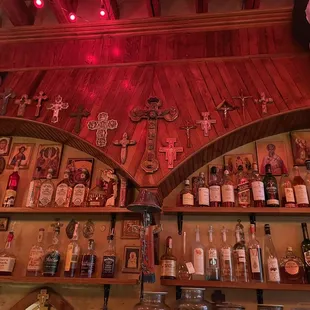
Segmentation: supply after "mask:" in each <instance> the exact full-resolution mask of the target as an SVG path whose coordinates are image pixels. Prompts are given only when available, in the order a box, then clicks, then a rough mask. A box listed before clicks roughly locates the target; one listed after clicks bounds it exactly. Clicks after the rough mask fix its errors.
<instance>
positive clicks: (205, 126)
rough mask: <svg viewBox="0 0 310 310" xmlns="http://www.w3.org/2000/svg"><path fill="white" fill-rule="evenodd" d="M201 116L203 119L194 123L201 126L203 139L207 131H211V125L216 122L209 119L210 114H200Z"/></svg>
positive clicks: (207, 134)
mask: <svg viewBox="0 0 310 310" xmlns="http://www.w3.org/2000/svg"><path fill="white" fill-rule="evenodd" d="M201 116H202V118H203V119H202V120H199V121H196V123H197V124H200V125H201V129H202V130H203V135H204V136H205V137H208V136H209V131H210V130H211V124H216V120H215V119H210V113H209V112H202V113H201Z"/></svg>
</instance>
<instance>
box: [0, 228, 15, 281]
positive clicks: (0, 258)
mask: <svg viewBox="0 0 310 310" xmlns="http://www.w3.org/2000/svg"><path fill="white" fill-rule="evenodd" d="M13 239H14V232H13V230H11V231H10V232H9V233H8V237H7V240H6V242H5V246H4V249H3V250H2V251H1V252H0V276H11V275H12V273H13V270H14V267H15V262H16V257H15V255H14V254H13V253H12V242H13Z"/></svg>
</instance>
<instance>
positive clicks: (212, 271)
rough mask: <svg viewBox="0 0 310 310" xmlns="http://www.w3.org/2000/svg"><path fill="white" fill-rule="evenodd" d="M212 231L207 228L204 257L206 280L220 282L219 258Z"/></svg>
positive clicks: (211, 228)
mask: <svg viewBox="0 0 310 310" xmlns="http://www.w3.org/2000/svg"><path fill="white" fill-rule="evenodd" d="M213 234H214V229H213V227H212V226H210V228H209V244H208V246H207V251H206V254H207V257H206V280H208V281H220V267H219V256H218V252H217V248H216V246H215V244H214V242H213Z"/></svg>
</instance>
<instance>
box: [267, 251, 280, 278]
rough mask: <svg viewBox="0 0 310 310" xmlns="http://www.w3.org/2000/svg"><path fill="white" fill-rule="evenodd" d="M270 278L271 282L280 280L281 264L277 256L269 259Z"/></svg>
mask: <svg viewBox="0 0 310 310" xmlns="http://www.w3.org/2000/svg"><path fill="white" fill-rule="evenodd" d="M267 266H268V278H269V281H271V282H280V271H279V264H278V260H277V259H276V258H272V257H269V258H268V260H267Z"/></svg>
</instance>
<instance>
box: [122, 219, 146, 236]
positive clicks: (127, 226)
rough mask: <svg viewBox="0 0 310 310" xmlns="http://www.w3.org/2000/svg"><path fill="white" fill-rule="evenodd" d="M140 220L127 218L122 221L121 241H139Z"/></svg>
mask: <svg viewBox="0 0 310 310" xmlns="http://www.w3.org/2000/svg"><path fill="white" fill-rule="evenodd" d="M140 225H141V220H140V219H139V218H137V217H133V216H130V217H129V216H128V217H125V218H124V219H123V220H122V234H121V239H140V230H139V228H138V226H140Z"/></svg>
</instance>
